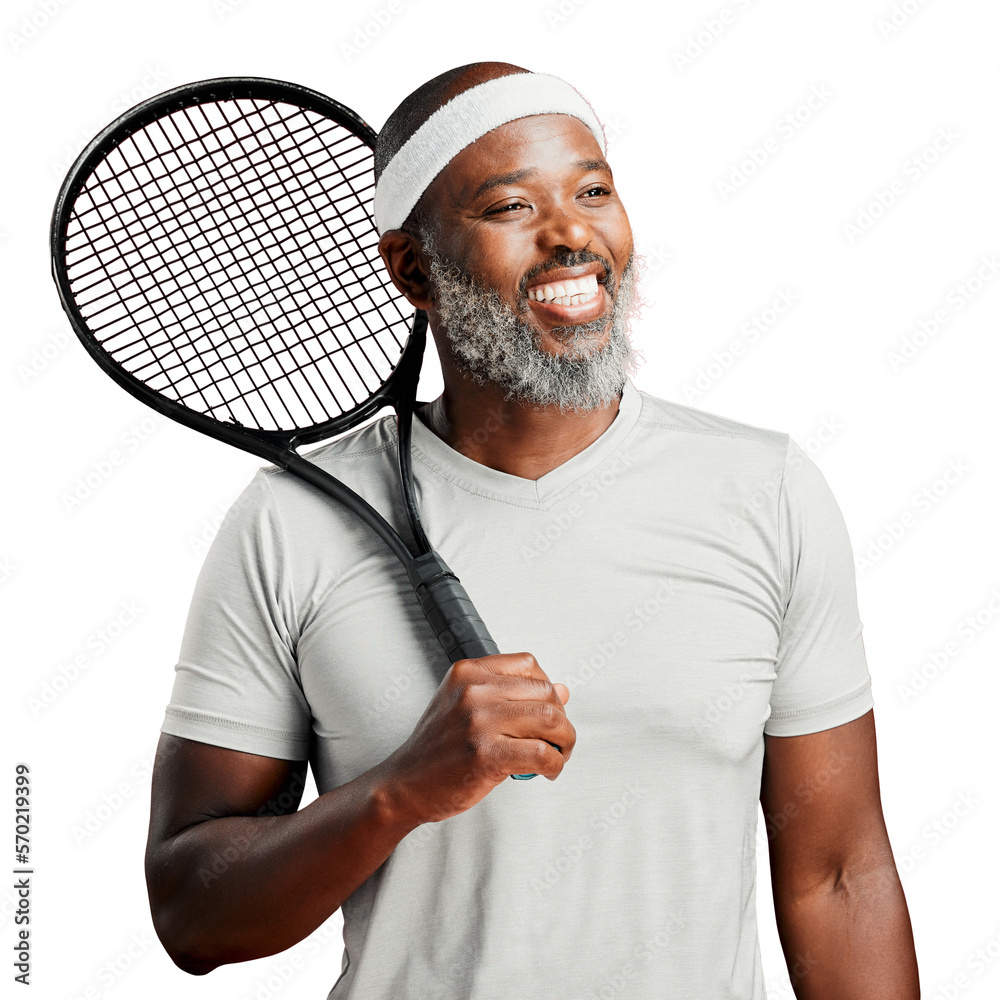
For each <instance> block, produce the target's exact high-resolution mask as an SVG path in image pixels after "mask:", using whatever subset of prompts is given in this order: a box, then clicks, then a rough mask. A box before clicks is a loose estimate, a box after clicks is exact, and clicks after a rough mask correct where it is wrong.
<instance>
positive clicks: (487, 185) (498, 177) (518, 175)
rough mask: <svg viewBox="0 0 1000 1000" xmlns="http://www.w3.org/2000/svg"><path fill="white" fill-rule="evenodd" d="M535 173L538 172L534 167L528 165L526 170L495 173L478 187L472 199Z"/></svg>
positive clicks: (515, 182)
mask: <svg viewBox="0 0 1000 1000" xmlns="http://www.w3.org/2000/svg"><path fill="white" fill-rule="evenodd" d="M534 173H536V170H535V168H534V167H526V168H525V169H524V170H512V171H511V172H510V173H509V174H494V175H493V176H492V177H487V178H486V180H484V181H483V183H482V184H480V185H479V187H477V188H476V193H475V194H474V195H473V196H472V200H473V201H475V200H476V199H477V198H478V197H479V196H480V195H484V194H486V192H487V191H492V190H493V189H494V188H498V187H503V186H504V185H505V184H517V183H518V181H525V180H527V179H528V178H529V177H530V176H531V175H532V174H534Z"/></svg>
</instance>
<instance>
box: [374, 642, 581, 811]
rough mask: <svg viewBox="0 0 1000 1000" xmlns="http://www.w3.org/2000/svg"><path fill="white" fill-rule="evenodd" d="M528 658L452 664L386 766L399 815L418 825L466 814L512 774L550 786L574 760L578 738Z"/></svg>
mask: <svg viewBox="0 0 1000 1000" xmlns="http://www.w3.org/2000/svg"><path fill="white" fill-rule="evenodd" d="M568 700H569V690H568V689H567V688H566V687H565V685H563V684H553V683H552V682H551V681H550V680H549V679H548V677H546V675H545V672H544V671H543V670H542V668H541V667H540V666H539V665H538V661H537V660H536V659H535V658H534V657H533V656H532V655H531V654H530V653H498V654H496V655H493V656H483V657H479V658H478V659H475V660H458V661H457V662H456V663H453V664H452V666H451V668H450V669H449V671H448V673H447V674H445V676H444V679H443V680H442V681H441V684H440V686H439V687H438V689H437V691H436V692H435V694H434V697H433V698H432V699H431V701H430V704H429V705H428V706H427V708H426V710H425V711H424V714H423V715H422V716H421V717H420V721H419V722H418V723H417V725H416V727H415V728H414V730H413V732H412V734H411V735H410V737H409V739H408V740H407V741H406V742H405V743H404V744H403V745H402V746H401V747H400V748H399V749H398V750H397V751H396V752H395V753H394V754H392V756H391V757H389V759H388V760H387V761H386V764H387V765H388V766H389V769H390V772H391V774H392V778H393V786H394V789H395V792H396V798H397V801H396V806H397V808H398V809H399V810H400V811H401V812H403V813H405V814H407V815H408V816H410V818H412V819H413V821H415V822H416V823H418V824H419V823H434V822H439V821H440V820H443V819H447V818H448V817H449V816H455V815H457V814H458V813H462V812H465V810H466V809H470V808H471V807H472V806H474V805H475V804H476V803H477V802H479V801H480V800H481V799H483V798H485V797H486V796H487V795H488V794H489V793H490V792H491V791H492V790H493V789H494V788H495V787H496V786H497V785H499V784H501V783H502V782H504V781H506V780H507V778H508V777H509V776H510V775H511V774H529V773H535V774H540V775H544V776H545V777H546V778H548V779H549V780H554V779H555V778H557V777H558V776H559V774H560V773H561V771H562V769H563V766H564V765H565V764H566V761H567V760H569V758H570V756H571V755H572V753H573V746H574V745H575V743H576V730H575V729H574V728H573V725H572V723H571V722H570V721H569V719H568V718H566V712H565V710H564V709H563V705H565V704H566V702H567V701H568Z"/></svg>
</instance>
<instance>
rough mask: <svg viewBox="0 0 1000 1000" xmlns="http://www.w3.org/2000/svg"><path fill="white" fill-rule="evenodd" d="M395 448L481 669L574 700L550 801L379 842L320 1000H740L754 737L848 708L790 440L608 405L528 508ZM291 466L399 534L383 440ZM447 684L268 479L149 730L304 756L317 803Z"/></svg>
mask: <svg viewBox="0 0 1000 1000" xmlns="http://www.w3.org/2000/svg"><path fill="white" fill-rule="evenodd" d="M413 432H414V433H413V456H414V474H415V480H416V488H417V493H418V496H419V501H420V508H421V513H422V516H423V520H424V524H425V527H426V530H427V534H428V537H429V538H430V539H431V540H432V542H433V544H434V546H435V548H437V550H438V551H439V552H440V553H441V555H442V556H443V557H444V559H445V560H446V561H447V563H448V564H449V565H450V566H451V567H452V569H453V570H454V571H455V572H456V573H457V574H458V576H459V577H460V578H461V579H462V582H463V584H464V585H465V587H466V589H467V590H468V592H469V595H470V596H471V597H472V599H473V601H474V602H475V603H476V606H477V607H478V609H479V611H480V614H481V615H482V617H483V620H484V621H485V622H486V624H487V627H488V628H489V629H490V631H491V632H492V635H493V637H494V639H495V640H496V642H497V644H498V645H499V647H500V649H501V650H504V651H509V652H516V651H521V650H526V651H529V652H531V653H533V654H534V655H535V656H536V657H537V659H538V661H539V663H540V664H541V666H542V669H543V670H545V671H546V673H547V674H548V676H549V678H550V679H551V680H553V681H560V682H562V683H564V684H566V686H567V687H568V688H569V690H570V701H569V704H568V705H567V714H568V716H569V718H570V720H571V721H572V723H573V725H574V726H575V727H576V730H577V740H578V742H577V745H576V749H575V751H574V754H573V757H572V759H571V760H570V762H569V763H568V764H567V766H566V768H565V770H564V771H563V773H562V774H561V775H560V777H559V778H558V779H557V780H556V781H554V782H551V781H546V780H544V779H542V778H536V779H534V780H532V781H506V782H504V783H503V784H501V785H500V786H498V787H497V788H495V789H494V790H493V791H492V792H491V793H490V794H489V795H488V796H487V797H486V798H485V799H484V800H483V801H482V802H480V803H479V804H478V805H476V806H474V807H473V808H472V809H470V810H468V811H467V812H465V813H462V814H461V815H459V816H455V817H452V818H450V819H448V820H445V821H444V822H440V823H432V824H427V825H424V826H422V827H419V828H418V829H417V830H415V831H413V832H412V833H411V834H410V835H409V836H407V837H406V838H405V839H404V840H402V841H401V842H400V843H399V845H398V846H397V847H396V849H395V850H394V851H393V853H392V855H391V856H390V857H389V858H388V859H387V860H386V862H385V863H384V864H383V865H382V866H381V868H379V869H378V871H376V872H375V873H374V874H373V875H372V876H371V877H370V878H369V879H368V880H367V881H366V882H365V883H364V884H363V885H362V886H360V887H359V888H358V889H357V890H356V891H355V892H354V893H353V894H352V895H351V897H350V898H349V899H348V900H346V901H345V903H344V906H343V915H344V925H345V926H344V941H345V952H344V956H343V972H342V975H341V977H340V979H339V980H338V981H337V983H336V985H335V986H334V988H333V990H332V991H331V994H330V996H331V997H333V998H342V997H350V998H354V1000H359V998H360V1000H374V998H387V1000H388V998H392V1000H398V998H413V1000H417V998H419V1000H432V998H437V997H440V998H455V1000H458V998H461V1000H497V998H499V997H513V996H516V997H518V998H520V1000H535V998H537V1000H543V998H544V1000H555V998H567V1000H570V998H572V1000H584V998H591V997H597V998H601V1000H603V998H628V1000H647V998H648V1000H653V998H655V1000H694V998H698V1000H763V998H764V995H765V994H764V983H763V978H762V975H761V964H760V954H759V948H758V942H757V925H756V910H755V862H756V830H757V800H758V796H759V791H760V776H761V762H762V758H763V733H765V732H766V733H769V734H773V735H776V736H794V735H799V734H802V733H810V732H817V731H819V730H823V729H829V728H831V727H833V726H837V725H841V724H843V723H846V722H849V721H851V720H853V719H856V718H858V717H859V716H861V715H863V714H865V713H866V712H867V711H868V710H869V709H870V708H871V707H872V699H871V690H870V679H869V675H868V669H867V666H866V661H865V654H864V647H863V645H862V639H861V623H860V621H859V620H858V610H857V596H856V590H855V580H854V562H853V558H852V553H851V546H850V541H849V539H848V536H847V531H846V528H845V526H844V521H843V518H842V516H841V514H840V511H839V509H838V507H837V504H836V501H835V500H834V498H833V496H832V494H831V492H830V489H829V487H828V486H827V484H826V482H825V480H824V479H823V477H822V475H821V474H820V472H819V470H818V469H817V468H816V466H815V465H814V464H813V462H812V461H811V460H810V459H809V458H808V456H806V454H805V453H804V452H803V451H802V450H801V449H800V448H799V447H798V446H797V445H796V444H795V443H794V442H792V441H791V440H790V438H789V437H788V435H787V434H783V433H779V432H776V431H771V430H763V429H759V428H754V427H749V426H747V425H744V424H740V423H737V422H734V421H731V420H728V419H725V418H722V417H719V416H715V415H712V414H709V413H704V412H701V411H698V410H695V409H691V408H689V407H685V406H681V405H678V404H676V403H671V402H667V401H664V400H660V399H655V398H653V397H650V396H648V395H646V394H644V393H641V392H638V391H637V390H636V389H635V388H634V387H633V386H632V385H631V383H628V384H627V385H626V386H625V390H624V393H623V396H622V402H621V408H620V412H619V414H618V416H617V417H616V419H615V420H614V422H613V423H612V424H611V426H610V427H609V429H608V430H607V431H606V432H605V433H604V434H603V435H602V436H601V437H600V438H599V439H598V440H597V441H595V442H594V443H593V444H592V445H591V446H590V447H588V448H587V449H586V450H584V451H583V452H581V453H580V454H578V455H576V456H575V457H574V458H572V459H570V460H569V461H568V462H566V463H565V464H563V465H561V466H559V467H558V468H556V469H554V470H553V471H552V472H550V473H548V474H547V475H545V476H542V478H541V479H538V480H527V479H521V478H518V477H516V476H511V475H507V474H506V473H503V472H497V471H495V470H493V469H489V468H487V467H485V466H483V465H480V464H478V463H476V462H474V461H472V460H471V459H468V458H466V457H465V456H463V455H461V454H460V453H458V452H456V451H454V450H453V449H451V448H450V447H448V446H447V445H446V444H445V443H444V442H443V441H442V440H441V439H440V438H438V437H436V436H435V435H434V434H433V433H432V432H431V431H430V430H429V429H428V428H427V427H426V426H424V425H423V424H422V423H421V422H420V421H419V420H417V421H414V428H413ZM310 458H311V459H313V460H314V461H316V462H318V463H319V464H320V465H321V466H323V467H324V468H326V469H328V470H329V471H330V472H331V473H333V475H335V476H336V477H338V478H339V479H341V480H343V481H344V482H346V483H347V484H348V485H349V486H351V487H352V488H354V489H355V490H357V491H358V492H359V493H360V494H361V495H362V496H364V497H366V498H367V499H369V500H370V501H371V502H372V503H373V505H374V506H375V507H376V508H377V509H379V510H380V511H381V512H382V513H383V514H384V515H385V516H386V517H387V518H388V519H389V520H390V521H391V522H392V523H393V524H395V525H396V526H397V527H399V528H403V527H404V526H405V524H406V518H405V513H404V510H403V508H402V504H401V502H400V501H399V500H398V485H397V477H396V473H395V468H394V462H395V421H394V419H393V418H386V419H383V420H380V421H377V422H375V423H374V424H371V425H369V426H368V427H365V428H363V429H362V430H361V431H359V432H357V433H355V434H353V435H351V436H349V437H348V438H346V439H342V440H339V441H336V442H334V443H333V444H331V445H328V446H325V447H322V448H319V449H317V450H316V451H314V452H313V453H312V454H311V455H310ZM403 533H404V537H405V530H404V531H403ZM448 666H449V664H448V662H447V659H446V657H445V656H444V654H443V652H442V650H441V649H440V647H439V646H438V644H437V641H436V639H435V637H434V635H433V632H432V631H431V628H430V626H429V625H428V624H427V622H426V620H425V619H424V617H423V615H422V613H421V611H420V608H419V606H418V604H417V601H416V599H415V597H414V596H413V593H412V591H411V589H410V587H409V584H408V582H407V578H406V575H405V573H404V571H403V569H402V567H401V565H400V564H399V563H398V561H397V560H396V558H395V557H394V556H393V555H392V554H391V553H390V552H389V551H388V549H386V548H385V546H384V545H383V544H382V543H381V542H380V541H379V540H378V539H377V538H375V536H374V535H373V534H372V533H371V531H370V530H369V529H368V528H367V527H366V526H364V525H363V524H361V523H360V522H359V521H357V520H356V519H355V518H354V517H353V516H352V515H350V514H349V513H347V512H346V511H344V510H342V509H341V508H340V507H339V506H338V505H336V504H335V503H334V502H333V501H331V500H329V499H328V498H326V497H325V496H323V495H322V494H320V493H319V492H318V491H316V490H315V489H314V488H312V487H310V486H307V485H305V484H303V483H302V482H301V481H299V480H298V479H296V478H295V477H294V476H292V475H290V474H288V473H285V472H282V471H279V470H276V469H273V468H269V469H265V470H262V472H261V473H259V474H258V475H257V476H256V478H255V479H254V480H253V482H252V483H251V484H250V486H249V487H248V488H247V490H246V491H245V493H244V494H243V496H242V497H241V498H240V499H239V500H238V501H237V502H236V504H235V505H234V507H233V508H232V510H231V511H230V513H229V514H228V516H227V518H226V520H225V522H224V524H223V526H222V528H221V529H220V532H219V534H218V536H217V538H216V540H215V542H214V543H213V546H212V548H211V551H210V552H209V554H208V557H207V559H206V562H205V566H204V569H203V570H202V573H201V576H200V578H199V581H198V585H197V588H196V591H195V595H194V600H193V604H192V607H191V612H190V616H189V619H188V623H187V629H186V632H185V635H184V641H183V646H182V650H181V656H180V661H179V663H178V665H177V675H176V680H175V684H174V691H173V697H172V700H171V703H170V706H169V707H168V709H167V713H166V721H165V722H164V725H163V731H164V732H167V733H173V734H174V735H177V736H182V737H186V738H188V739H192V740H198V741H201V742H204V743H211V744H215V745H218V746H223V747H228V748H231V749H234V750H242V751H246V752H249V753H255V754H261V755H265V756H272V757H279V758H285V759H291V760H303V759H305V758H307V757H308V759H309V760H310V763H311V765H312V767H313V769H314V772H315V776H316V783H317V786H318V788H319V791H320V792H321V793H322V792H325V791H327V790H329V789H331V788H334V787H337V786H338V785H340V784H343V783H345V782H347V781H350V780H351V779H353V778H355V777H357V776H358V775H359V774H362V773H364V772H365V771H366V770H368V769H370V768H371V767H373V766H375V765H376V764H378V763H380V762H381V761H383V760H384V759H385V758H386V757H388V756H389V755H390V754H391V753H392V752H393V751H394V750H396V749H397V748H398V747H399V746H400V745H401V744H402V743H403V742H404V741H405V740H406V739H407V738H408V737H409V735H410V733H411V732H412V730H413V727H414V726H415V725H416V722H417V720H418V719H419V718H420V716H421V715H422V713H423V711H424V709H425V707H426V706H427V703H428V702H429V701H430V699H431V697H432V696H433V694H434V692H435V690H436V688H437V686H438V685H439V683H440V681H441V679H442V677H443V676H444V674H445V672H446V671H447V670H448ZM334 860H335V859H331V863H333V862H334ZM282 905H294V901H291V902H290V901H287V900H286V901H284V903H283V904H282Z"/></svg>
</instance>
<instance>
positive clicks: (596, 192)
mask: <svg viewBox="0 0 1000 1000" xmlns="http://www.w3.org/2000/svg"><path fill="white" fill-rule="evenodd" d="M583 193H584V195H585V196H586V197H588V198H597V197H599V196H600V195H602V194H611V189H610V188H607V187H605V186H604V185H603V184H595V185H594V186H593V187H589V188H587V190H586V191H584V192H583Z"/></svg>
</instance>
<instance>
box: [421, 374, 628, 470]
mask: <svg viewBox="0 0 1000 1000" xmlns="http://www.w3.org/2000/svg"><path fill="white" fill-rule="evenodd" d="M503 395H504V394H503V392H502V390H500V389H498V388H496V387H495V386H492V385H483V386H479V385H473V384H472V383H471V382H468V381H467V380H465V379H462V378H450V379H449V378H446V379H445V390H444V393H443V395H442V396H441V398H440V399H439V400H436V401H435V405H434V413H433V416H432V419H430V420H429V421H428V424H429V426H430V428H431V430H432V431H434V433H435V434H437V436H438V437H439V438H441V439H442V440H443V441H444V442H445V443H446V444H448V445H450V446H451V447H452V448H454V449H455V450H456V451H459V452H461V453H462V454H463V455H465V456H466V457H467V458H471V459H472V460H473V461H474V462H479V464H480V465H485V466H487V467H489V468H491V469H496V470H497V471H498V472H505V473H507V474H508V475H511V476H518V477H520V478H521V479H531V480H534V479H540V478H541V477H542V476H544V475H545V474H546V473H549V472H551V471H552V470H553V469H556V468H558V467H559V466H560V465H562V464H563V463H564V462H568V461H569V460H570V459H571V458H573V456H574V455H578V454H579V453H580V452H581V451H583V450H584V449H585V448H587V447H588V446H590V445H591V444H593V443H594V442H595V441H596V440H597V439H598V438H599V437H600V436H601V435H602V434H603V433H604V432H605V431H606V430H607V429H608V428H609V427H610V426H611V424H612V422H613V421H614V419H615V417H616V416H617V415H618V404H619V400H617V399H616V400H615V401H614V402H613V403H612V404H611V405H610V406H607V407H604V408H601V409H597V410H591V411H589V412H587V413H576V412H573V411H570V412H565V413H561V412H560V411H559V407H557V406H535V405H534V404H531V403H518V402H506V401H504V398H503Z"/></svg>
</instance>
